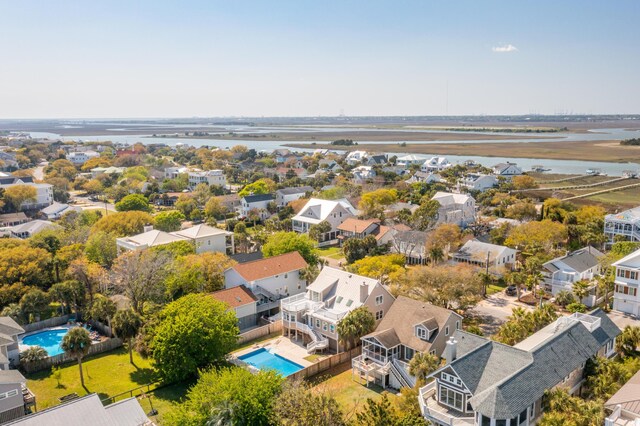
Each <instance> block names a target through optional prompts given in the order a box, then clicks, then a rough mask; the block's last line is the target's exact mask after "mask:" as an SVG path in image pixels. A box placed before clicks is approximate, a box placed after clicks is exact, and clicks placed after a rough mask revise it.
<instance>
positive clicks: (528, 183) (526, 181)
mask: <svg viewBox="0 0 640 426" xmlns="http://www.w3.org/2000/svg"><path fill="white" fill-rule="evenodd" d="M511 183H512V184H513V187H514V188H515V189H532V188H537V187H538V184H537V183H536V180H535V179H534V178H532V177H531V176H527V175H520V176H514V177H513V179H511Z"/></svg>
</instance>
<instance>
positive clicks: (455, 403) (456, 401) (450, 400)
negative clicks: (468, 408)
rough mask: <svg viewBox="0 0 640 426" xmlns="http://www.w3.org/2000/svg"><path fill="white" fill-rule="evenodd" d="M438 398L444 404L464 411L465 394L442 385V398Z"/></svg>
mask: <svg viewBox="0 0 640 426" xmlns="http://www.w3.org/2000/svg"><path fill="white" fill-rule="evenodd" d="M438 400H439V401H440V403H442V404H444V405H448V406H449V407H451V408H455V409H456V410H458V411H462V407H463V401H464V396H463V395H462V394H461V393H460V392H456V391H454V390H453V389H449V388H447V387H444V386H440V398H438Z"/></svg>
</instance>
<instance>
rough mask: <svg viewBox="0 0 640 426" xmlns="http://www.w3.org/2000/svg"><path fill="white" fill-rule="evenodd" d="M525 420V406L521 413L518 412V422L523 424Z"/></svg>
mask: <svg viewBox="0 0 640 426" xmlns="http://www.w3.org/2000/svg"><path fill="white" fill-rule="evenodd" d="M526 421H527V409H526V408H525V409H524V410H522V413H520V423H519V424H521V425H522V424H524V423H525V422H526Z"/></svg>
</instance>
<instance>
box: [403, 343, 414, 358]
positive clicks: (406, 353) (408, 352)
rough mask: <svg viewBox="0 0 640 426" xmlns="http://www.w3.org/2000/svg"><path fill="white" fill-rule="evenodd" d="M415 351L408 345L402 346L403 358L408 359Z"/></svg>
mask: <svg viewBox="0 0 640 426" xmlns="http://www.w3.org/2000/svg"><path fill="white" fill-rule="evenodd" d="M415 353H416V351H414V350H413V349H411V348H410V347H408V346H405V347H404V359H406V360H410V359H411V358H413V356H414V355H415Z"/></svg>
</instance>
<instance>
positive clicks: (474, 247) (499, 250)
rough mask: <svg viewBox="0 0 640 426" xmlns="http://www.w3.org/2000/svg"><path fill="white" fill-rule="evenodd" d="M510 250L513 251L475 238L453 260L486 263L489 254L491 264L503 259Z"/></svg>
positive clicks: (465, 244) (461, 248)
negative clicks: (500, 258)
mask: <svg viewBox="0 0 640 426" xmlns="http://www.w3.org/2000/svg"><path fill="white" fill-rule="evenodd" d="M508 250H513V249H511V248H509V247H505V246H499V245H496V244H489V243H484V242H482V241H478V240H477V239H475V238H474V239H473V240H469V241H467V242H466V243H464V245H463V246H462V247H460V249H459V250H458V251H457V252H456V253H454V255H453V258H454V259H456V258H457V259H467V260H475V261H481V262H486V260H487V253H488V254H489V262H493V261H495V260H496V259H497V258H499V257H502V256H503V255H504V252H505V251H508ZM514 251H515V250H514Z"/></svg>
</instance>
